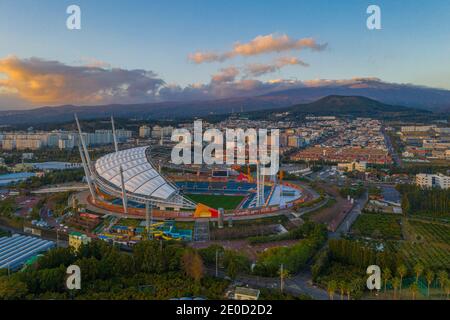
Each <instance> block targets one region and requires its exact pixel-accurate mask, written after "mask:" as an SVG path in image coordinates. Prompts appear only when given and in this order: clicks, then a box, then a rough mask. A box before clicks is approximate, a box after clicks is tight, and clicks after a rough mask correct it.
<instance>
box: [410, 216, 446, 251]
mask: <svg viewBox="0 0 450 320" xmlns="http://www.w3.org/2000/svg"><path fill="white" fill-rule="evenodd" d="M409 224H410V226H411V227H412V230H413V232H414V233H415V238H416V239H417V240H422V239H423V240H425V241H426V242H439V243H444V244H448V245H449V246H450V225H445V224H439V223H432V222H424V221H417V220H410V221H409Z"/></svg>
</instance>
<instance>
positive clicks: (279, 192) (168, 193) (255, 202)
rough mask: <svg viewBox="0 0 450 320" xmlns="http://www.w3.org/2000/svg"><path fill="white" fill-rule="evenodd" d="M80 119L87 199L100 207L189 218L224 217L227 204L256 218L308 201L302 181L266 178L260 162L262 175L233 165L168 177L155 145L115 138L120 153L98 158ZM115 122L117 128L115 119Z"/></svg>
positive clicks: (229, 213) (233, 212) (228, 208)
mask: <svg viewBox="0 0 450 320" xmlns="http://www.w3.org/2000/svg"><path fill="white" fill-rule="evenodd" d="M76 121H77V125H78V128H79V133H80V140H81V146H80V147H79V150H80V156H81V159H82V163H83V168H84V170H85V174H86V179H87V183H88V185H89V191H90V194H89V195H88V197H87V199H86V201H87V202H88V203H89V204H90V205H91V206H92V207H94V208H98V209H101V210H105V211H107V212H112V213H116V214H122V215H126V216H135V217H142V218H144V217H147V216H148V215H149V214H151V215H152V218H156V219H168V218H169V219H184V220H186V219H187V220H189V219H197V218H218V217H219V211H220V210H219V209H223V210H224V211H223V212H224V214H226V215H227V216H235V217H243V218H245V217H249V218H252V217H257V216H261V215H267V214H276V213H277V212H279V213H281V212H282V210H285V209H287V208H289V207H292V206H294V205H295V204H297V203H299V202H303V201H304V198H305V194H304V192H303V190H302V189H301V188H300V187H299V186H297V185H293V184H289V183H286V182H282V181H281V180H282V179H280V177H277V176H275V177H272V178H271V179H267V181H265V177H264V176H262V175H261V174H260V170H259V169H258V166H257V171H256V177H254V176H252V174H250V171H248V173H243V172H236V171H233V170H231V169H230V170H225V174H220V175H217V174H214V172H211V174H209V175H208V176H200V175H194V174H192V175H189V174H184V175H182V176H176V175H173V176H164V175H163V174H162V173H161V172H160V170H157V169H156V166H155V165H154V164H153V163H152V158H151V154H150V153H151V152H150V150H151V149H150V146H145V147H137V148H131V149H127V150H120V151H119V150H118V148H117V143H115V150H116V152H113V153H110V154H107V155H105V156H103V157H100V158H99V159H97V160H96V161H95V162H92V161H91V160H90V157H89V153H88V151H87V148H86V145H85V142H84V140H83V134H82V133H81V128H80V126H79V122H78V119H76ZM112 124H113V133H114V132H115V129H114V121H113V120H112ZM255 180H256V182H255ZM150 212H151V213H150ZM220 212H222V211H220Z"/></svg>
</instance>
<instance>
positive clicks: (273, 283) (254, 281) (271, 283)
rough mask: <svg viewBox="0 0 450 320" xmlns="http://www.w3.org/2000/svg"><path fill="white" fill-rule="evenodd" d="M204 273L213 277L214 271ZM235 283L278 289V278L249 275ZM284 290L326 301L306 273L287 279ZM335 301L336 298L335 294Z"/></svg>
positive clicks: (322, 292) (223, 276)
mask: <svg viewBox="0 0 450 320" xmlns="http://www.w3.org/2000/svg"><path fill="white" fill-rule="evenodd" d="M206 271H207V272H208V274H210V275H215V270H214V269H211V268H207V269H206ZM218 276H219V277H220V278H226V274H225V272H224V271H223V270H219V272H218ZM235 282H236V283H243V284H245V285H248V286H250V287H253V288H267V289H275V290H276V289H278V290H279V289H280V279H279V278H267V277H258V276H250V275H239V276H237V277H236V280H235ZM284 290H285V292H287V293H290V294H292V295H297V296H298V295H300V294H306V295H308V296H310V297H311V298H313V299H315V300H328V299H329V297H328V293H327V292H326V290H323V289H321V288H319V287H316V286H314V285H312V284H311V274H310V273H309V272H307V271H305V272H301V273H299V274H297V275H295V276H293V277H291V278H288V279H286V280H285V282H284ZM334 298H335V299H338V296H337V295H336V294H335V296H334Z"/></svg>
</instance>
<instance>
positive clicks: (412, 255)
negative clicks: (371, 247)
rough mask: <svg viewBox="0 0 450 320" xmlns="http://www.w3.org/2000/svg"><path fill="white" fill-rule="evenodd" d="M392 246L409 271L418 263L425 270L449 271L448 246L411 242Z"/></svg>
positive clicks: (449, 250) (449, 256)
mask: <svg viewBox="0 0 450 320" xmlns="http://www.w3.org/2000/svg"><path fill="white" fill-rule="evenodd" d="M393 245H394V247H395V249H396V251H397V252H398V253H399V255H400V257H401V258H402V260H403V261H404V262H405V263H406V265H407V267H408V268H409V269H410V270H413V268H414V266H415V265H416V264H417V263H419V262H420V263H421V264H422V265H423V266H424V267H425V268H427V269H433V270H445V269H447V270H449V268H450V247H449V246H448V245H445V244H440V243H412V242H397V243H395V244H393Z"/></svg>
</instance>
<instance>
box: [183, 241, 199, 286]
mask: <svg viewBox="0 0 450 320" xmlns="http://www.w3.org/2000/svg"><path fill="white" fill-rule="evenodd" d="M181 263H182V265H183V269H184V272H185V273H186V274H187V275H188V276H190V277H191V278H192V279H194V280H195V281H196V282H200V280H201V279H202V277H203V272H204V266H203V260H202V258H201V257H200V255H199V254H198V252H197V251H195V250H193V249H186V250H184V253H183V255H182V257H181Z"/></svg>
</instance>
